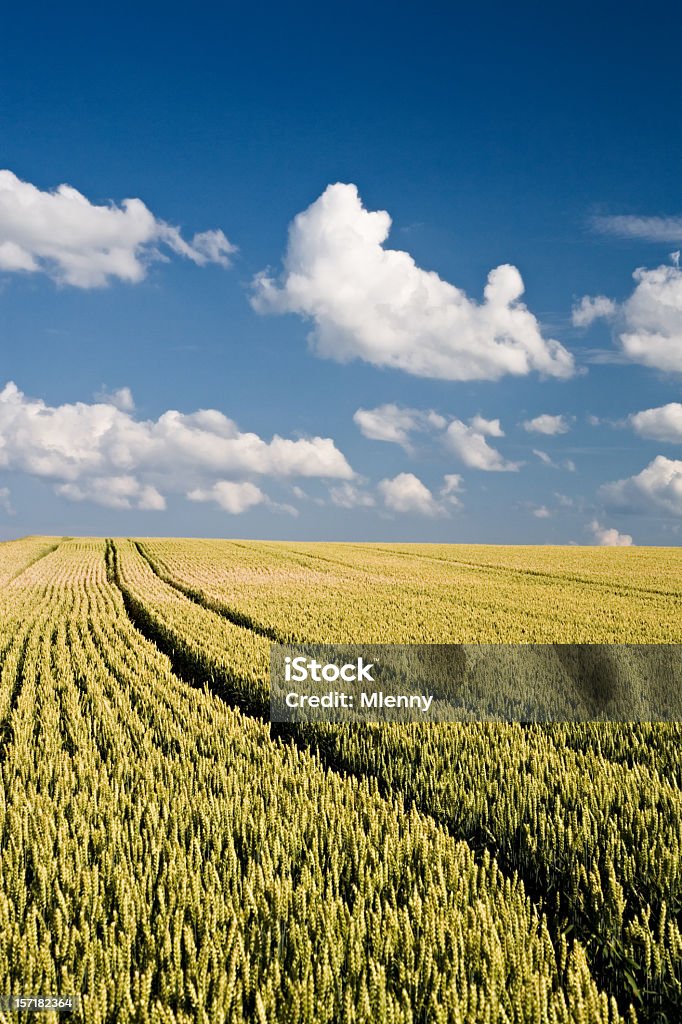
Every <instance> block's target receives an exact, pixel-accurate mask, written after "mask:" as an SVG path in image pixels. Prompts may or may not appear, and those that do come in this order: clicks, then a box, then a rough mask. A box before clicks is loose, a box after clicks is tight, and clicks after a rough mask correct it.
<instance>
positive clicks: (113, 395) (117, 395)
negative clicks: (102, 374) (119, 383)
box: [95, 387, 135, 412]
mask: <svg viewBox="0 0 682 1024" xmlns="http://www.w3.org/2000/svg"><path fill="white" fill-rule="evenodd" d="M95 399H96V400H97V401H98V402H104V404H105V405H114V406H116V408H117V409H122V410H123V412H132V411H133V409H134V408H135V401H134V399H133V393H132V391H131V390H130V388H117V389H116V390H115V391H109V390H108V389H107V388H105V387H102V388H100V389H99V391H97V392H96V393H95Z"/></svg>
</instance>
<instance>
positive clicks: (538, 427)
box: [523, 412, 571, 437]
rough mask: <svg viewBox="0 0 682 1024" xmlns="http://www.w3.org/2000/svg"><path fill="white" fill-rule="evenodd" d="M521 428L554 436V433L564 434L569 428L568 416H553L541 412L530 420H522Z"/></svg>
mask: <svg viewBox="0 0 682 1024" xmlns="http://www.w3.org/2000/svg"><path fill="white" fill-rule="evenodd" d="M523 429H524V430H526V431H528V432H529V433H531V434H533V433H535V434H547V435H548V436H549V437H554V436H555V435H556V434H566V433H568V431H569V430H570V429H571V425H570V423H569V422H568V417H566V416H563V415H557V416H553V415H551V414H550V413H546V412H545V413H542V414H541V415H540V416H535V417H534V419H532V420H524V423H523Z"/></svg>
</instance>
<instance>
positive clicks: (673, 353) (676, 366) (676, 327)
mask: <svg viewBox="0 0 682 1024" xmlns="http://www.w3.org/2000/svg"><path fill="white" fill-rule="evenodd" d="M675 255H676V254H675ZM632 276H633V278H634V280H635V281H636V282H637V284H636V286H635V289H634V291H633V293H632V295H630V297H629V298H628V299H626V300H625V302H623V303H622V305H620V306H618V307H615V308H616V311H617V320H618V339H619V341H620V345H621V350H622V353H623V355H624V356H625V358H626V359H627V360H629V361H630V362H633V363H641V364H642V365H644V366H650V367H653V368H654V369H658V370H665V371H668V372H673V373H682V271H681V270H680V269H679V268H678V267H677V266H676V265H673V266H660V267H656V268H655V269H654V270H647V269H646V268H644V267H640V268H639V269H638V270H635V272H634V274H633V275H632Z"/></svg>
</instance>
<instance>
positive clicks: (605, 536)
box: [590, 519, 633, 548]
mask: <svg viewBox="0 0 682 1024" xmlns="http://www.w3.org/2000/svg"><path fill="white" fill-rule="evenodd" d="M590 530H591V531H592V533H593V534H594V538H595V540H596V541H597V544H600V545H601V546H602V547H605V548H629V547H631V546H632V544H633V540H632V537H631V536H630V534H629V533H619V532H618V530H616V529H615V527H613V526H612V527H607V526H601V525H600V523H598V522H597V520H596V519H593V520H592V522H591V523H590Z"/></svg>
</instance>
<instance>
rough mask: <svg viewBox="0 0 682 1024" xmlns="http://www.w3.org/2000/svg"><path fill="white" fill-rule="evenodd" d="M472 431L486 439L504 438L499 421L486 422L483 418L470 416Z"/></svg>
mask: <svg viewBox="0 0 682 1024" xmlns="http://www.w3.org/2000/svg"><path fill="white" fill-rule="evenodd" d="M469 423H470V425H471V428H472V430H475V431H476V433H477V434H485V435H487V436H488V437H504V430H503V429H502V427H501V426H500V421H499V420H486V419H485V418H484V417H483V416H478V415H476V416H472V417H471V419H470V420H469Z"/></svg>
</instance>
